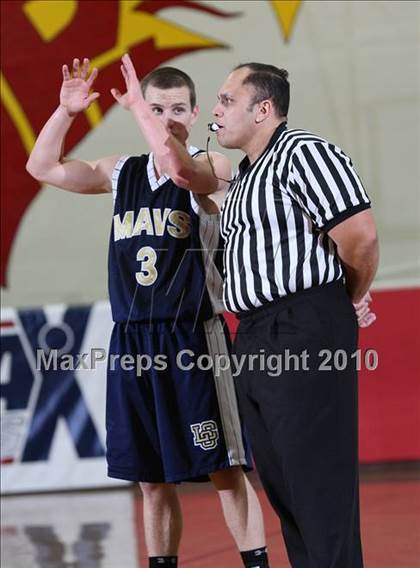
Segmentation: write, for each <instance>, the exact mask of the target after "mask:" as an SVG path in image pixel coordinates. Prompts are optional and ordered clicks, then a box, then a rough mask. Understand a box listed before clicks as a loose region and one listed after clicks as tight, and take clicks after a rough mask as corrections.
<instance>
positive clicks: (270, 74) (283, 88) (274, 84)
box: [234, 63, 290, 116]
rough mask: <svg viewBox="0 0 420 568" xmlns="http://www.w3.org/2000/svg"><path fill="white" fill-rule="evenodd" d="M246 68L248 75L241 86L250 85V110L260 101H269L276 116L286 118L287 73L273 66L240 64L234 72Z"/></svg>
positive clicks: (287, 98)
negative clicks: (251, 93) (251, 92)
mask: <svg viewBox="0 0 420 568" xmlns="http://www.w3.org/2000/svg"><path fill="white" fill-rule="evenodd" d="M244 67H247V68H248V69H250V71H251V72H250V74H249V75H247V76H246V77H245V79H244V80H243V81H242V84H243V85H252V86H253V87H254V89H255V96H254V98H253V99H252V101H251V105H250V106H251V108H252V107H253V106H254V105H255V104H256V103H260V102H261V101H265V100H267V99H271V100H272V101H273V106H274V109H275V111H276V113H277V114H278V116H287V113H288V112H289V100H290V85H289V81H288V78H289V73H288V72H287V71H286V69H279V68H278V67H275V66H274V65H267V64H265V63H241V64H240V65H237V66H236V67H235V69H234V71H237V70H238V69H242V68H244ZM250 110H251V109H250Z"/></svg>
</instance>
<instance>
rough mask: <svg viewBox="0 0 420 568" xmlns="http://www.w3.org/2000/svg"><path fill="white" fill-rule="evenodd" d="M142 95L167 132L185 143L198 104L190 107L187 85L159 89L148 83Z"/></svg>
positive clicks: (195, 117) (195, 116) (196, 112)
mask: <svg viewBox="0 0 420 568" xmlns="http://www.w3.org/2000/svg"><path fill="white" fill-rule="evenodd" d="M144 95H145V97H144V98H145V100H146V102H147V103H148V104H149V106H150V108H151V109H152V111H153V113H154V114H155V115H156V116H157V117H158V118H159V120H160V121H161V122H162V123H163V124H164V126H165V128H166V129H167V130H168V132H170V133H171V134H173V136H175V138H177V139H178V140H179V141H180V142H182V143H185V141H186V139H187V138H188V135H189V133H190V130H191V128H192V126H193V124H194V123H195V121H196V120H197V116H198V106H195V107H194V108H191V102H190V91H189V90H188V87H174V88H172V89H159V88H158V87H154V86H153V85H149V86H148V87H147V89H146V92H145V94H144Z"/></svg>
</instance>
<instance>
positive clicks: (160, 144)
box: [131, 100, 195, 185]
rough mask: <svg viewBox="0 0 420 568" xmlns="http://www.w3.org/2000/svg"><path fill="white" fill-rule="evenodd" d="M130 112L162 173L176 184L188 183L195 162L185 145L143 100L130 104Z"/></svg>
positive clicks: (192, 173) (192, 174)
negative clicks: (168, 129)
mask: <svg viewBox="0 0 420 568" xmlns="http://www.w3.org/2000/svg"><path fill="white" fill-rule="evenodd" d="M131 112H132V113H133V115H134V118H135V120H136V122H137V124H138V126H139V127H140V130H141V132H142V134H143V136H144V138H145V140H146V142H147V144H148V146H149V148H150V149H151V151H152V152H153V154H154V155H155V157H156V160H157V162H158V163H159V165H160V167H161V168H162V170H163V171H162V173H165V174H167V175H168V176H169V177H170V178H171V179H172V180H173V181H174V182H175V183H176V184H177V185H185V184H188V183H189V182H190V180H191V178H192V177H193V176H194V173H195V163H194V160H193V159H192V158H191V156H190V155H189V153H188V151H187V149H186V147H185V146H184V145H183V144H181V142H179V141H178V140H177V139H176V138H175V136H173V135H172V134H171V133H169V132H168V131H167V130H166V128H165V126H164V125H163V124H162V122H161V121H160V120H159V119H158V118H157V117H156V116H155V115H154V114H153V112H152V110H151V109H150V107H149V106H148V104H147V103H146V102H145V101H144V100H140V101H138V102H137V103H136V104H134V105H132V107H131Z"/></svg>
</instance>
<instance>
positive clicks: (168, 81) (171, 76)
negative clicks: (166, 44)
mask: <svg viewBox="0 0 420 568" xmlns="http://www.w3.org/2000/svg"><path fill="white" fill-rule="evenodd" d="M140 84H141V90H142V92H143V96H144V95H145V93H146V89H147V87H148V86H149V85H152V87H156V88H157V89H174V88H177V87H187V88H188V90H189V92H190V103H191V109H193V108H194V107H195V105H196V104H197V95H196V93H195V85H194V83H193V80H192V79H191V77H190V76H189V75H187V74H186V73H184V71H181V69H177V68H176V67H159V68H158V69H153V71H151V72H150V73H149V74H148V75H146V77H145V78H144V79H142V81H141V83H140Z"/></svg>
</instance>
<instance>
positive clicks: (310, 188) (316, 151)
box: [221, 123, 370, 312]
mask: <svg viewBox="0 0 420 568" xmlns="http://www.w3.org/2000/svg"><path fill="white" fill-rule="evenodd" d="M369 207H370V200H369V198H368V196H367V194H366V192H365V190H364V189H363V186H362V184H361V182H360V179H359V178H358V176H357V174H356V172H355V171H354V169H353V165H352V162H351V160H350V158H349V157H348V156H346V155H345V154H344V152H343V151H342V150H341V149H340V148H338V147H337V146H335V145H334V144H331V143H329V142H327V141H326V140H324V139H323V138H320V137H319V136H316V135H314V134H311V133H310V132H306V131H305V130H288V129H287V127H286V123H282V124H280V125H279V127H278V128H277V130H276V131H275V132H274V134H273V136H272V138H271V140H270V142H269V144H268V146H267V147H266V148H265V150H264V152H263V153H262V154H261V156H260V157H259V158H258V159H257V160H256V161H255V162H254V163H253V164H251V165H250V164H249V160H248V158H245V159H244V160H242V162H241V163H240V165H239V172H238V175H237V176H236V178H235V180H234V181H233V182H232V184H231V187H230V189H229V192H228V194H227V197H226V199H225V202H224V205H223V208H222V218H221V233H222V236H223V238H224V241H225V253H224V272H225V279H224V302H225V306H226V308H227V309H228V310H229V311H231V312H244V311H248V310H251V309H253V308H256V307H259V306H261V305H263V304H265V303H267V302H271V301H273V300H275V299H278V298H280V297H282V296H285V295H287V294H292V293H293V292H296V291H298V290H303V289H306V288H311V287H313V286H317V285H319V284H327V283H328V282H333V281H334V280H338V279H340V278H342V277H343V269H342V266H341V263H340V260H339V258H338V256H337V253H336V247H335V244H334V242H333V241H332V239H330V237H329V236H328V234H327V231H329V230H330V229H332V228H333V227H334V226H335V225H337V224H338V223H341V222H342V221H344V220H345V219H347V218H348V217H350V216H352V215H354V214H355V213H358V212H359V211H363V210H364V209H367V208H369Z"/></svg>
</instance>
